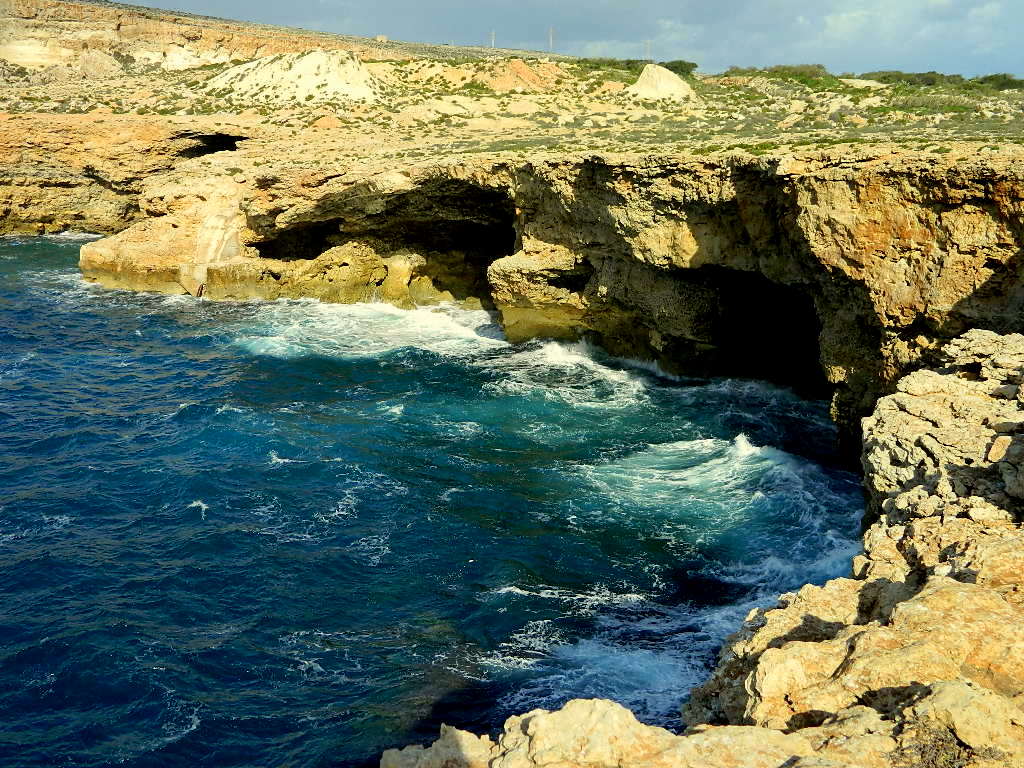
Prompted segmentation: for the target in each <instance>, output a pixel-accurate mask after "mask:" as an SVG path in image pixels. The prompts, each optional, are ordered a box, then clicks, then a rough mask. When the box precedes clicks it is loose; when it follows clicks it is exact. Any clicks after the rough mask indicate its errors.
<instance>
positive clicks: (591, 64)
mask: <svg viewBox="0 0 1024 768" xmlns="http://www.w3.org/2000/svg"><path fill="white" fill-rule="evenodd" d="M575 64H576V65H577V66H578V67H580V68H581V69H582V70H583V71H584V72H601V71H604V70H609V69H618V70H625V71H626V72H631V73H633V74H637V75H639V74H640V73H641V72H643V69H644V67H646V66H647V65H648V64H650V62H649V61H644V60H643V59H609V58H588V59H576V61H575Z"/></svg>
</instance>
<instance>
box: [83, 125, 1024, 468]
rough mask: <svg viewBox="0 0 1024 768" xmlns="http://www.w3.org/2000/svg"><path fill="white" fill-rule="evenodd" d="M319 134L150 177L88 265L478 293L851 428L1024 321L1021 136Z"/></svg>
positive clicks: (399, 300)
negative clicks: (601, 149) (764, 389)
mask: <svg viewBox="0 0 1024 768" xmlns="http://www.w3.org/2000/svg"><path fill="white" fill-rule="evenodd" d="M314 152H315V150H313V149H312V148H310V147H305V146H292V145H291V144H289V143H288V142H281V141H275V142H264V143H260V142H256V141H250V142H245V143H244V145H242V146H240V147H239V150H238V151H236V152H224V153H220V154H214V155H210V156H209V157H204V158H201V159H197V160H189V161H185V162H184V163H180V164H179V165H177V166H176V167H175V169H174V170H172V171H169V172H167V173H164V174H161V175H157V176H155V177H152V178H150V179H149V180H147V181H146V182H145V183H144V184H143V185H142V192H141V194H140V196H139V198H138V205H139V208H140V210H141V212H142V214H143V215H144V216H145V218H144V219H143V220H142V221H141V222H139V223H137V224H135V225H134V226H132V227H130V228H129V229H127V230H126V231H124V232H122V233H121V234H119V235H116V236H115V237H112V238H108V239H106V240H102V241H99V242H97V243H92V244H89V245H87V246H86V247H84V248H83V250H82V260H81V266H82V270H83V273H84V274H85V276H86V277H87V278H88V279H91V280H96V281H98V282H101V283H103V284H104V285H107V286H109V287H119V288H133V289H141V290H158V291H168V292H174V293H184V292H188V293H193V294H197V295H198V294H202V295H204V296H206V297H208V298H225V299H230V298H252V297H259V298H270V299H273V298H279V297H306V296H310V297H316V298H320V299H323V300H328V301H363V300H383V301H389V302H392V303H395V304H399V305H411V304H422V303H427V302H430V301H439V300H452V299H455V300H463V301H471V302H475V303H479V304H482V305H483V306H486V307H493V308H495V309H496V310H497V311H498V313H499V315H500V319H501V322H502V324H503V326H504V328H505V331H506V333H507V335H508V336H509V338H511V339H513V340H521V339H527V338H531V337H535V336H551V337H556V338H576V337H580V336H588V337H591V338H593V339H594V340H595V341H596V342H597V343H599V344H601V345H603V346H604V347H606V348H607V349H609V350H610V351H612V352H613V353H615V354H619V355H625V356H630V357H636V358H645V359H650V360H656V361H658V362H659V364H660V365H661V366H662V367H664V368H666V369H668V370H670V371H674V372H680V373H697V374H702V373H715V374H726V375H752V376H758V377H762V378H763V377H765V376H766V375H769V374H770V373H774V374H775V375H776V378H778V379H780V380H782V382H783V383H786V384H789V385H792V386H796V387H798V388H801V389H803V390H804V391H808V392H812V393H814V394H817V395H831V396H832V398H833V415H834V416H835V418H836V420H837V422H838V423H839V425H840V427H841V429H842V430H843V431H844V435H845V436H846V438H847V439H848V440H849V442H850V445H854V444H856V443H857V432H858V430H857V424H858V420H859V419H860V418H861V417H863V416H864V415H866V414H867V413H868V412H869V411H870V409H871V407H872V406H873V404H874V403H875V402H876V401H877V399H878V397H880V396H882V395H884V394H888V393H890V392H892V391H893V387H894V386H895V382H896V381H897V380H898V379H899V377H900V376H902V375H904V374H905V373H907V372H908V371H909V370H912V369H913V368H915V367H919V366H920V365H922V364H923V363H925V362H927V361H928V359H929V356H930V355H932V354H933V353H934V352H935V350H936V349H937V348H938V347H939V346H940V345H941V344H942V343H944V342H945V341H948V340H949V339H951V338H953V337H955V336H956V335H957V334H960V333H963V332H964V331H965V330H967V329H968V328H972V327H981V328H986V329H990V330H995V331H999V332H1018V331H1024V313H1022V312H1021V309H1022V308H1024V279H1022V270H1024V264H1022V258H1021V257H1022V254H1024V170H1022V169H1024V165H1022V164H1021V163H1020V162H1018V161H1016V158H1014V157H1012V156H1008V157H1002V158H996V159H992V160H975V161H965V160H960V161H957V162H954V161H951V160H949V159H944V158H943V157H942V156H937V155H933V154H926V153H914V152H908V151H906V150H895V149H886V148H884V147H876V148H873V149H869V150H863V151H862V152H861V153H860V154H855V155H850V154H849V153H847V154H845V155H842V156H840V155H838V154H837V155H830V154H827V153H816V154H810V155H807V156H792V155H783V156H776V157H771V156H766V157H761V158H756V157H753V156H751V155H746V154H742V153H737V154H727V155H721V156H714V157H706V158H694V157H650V156H615V157H595V156H576V157H565V156H559V157H543V156H538V157H535V158H532V159H522V158H520V159H509V158H503V157H489V156H480V155H476V156H473V157H472V158H470V159H465V160H457V159H452V160H451V161H449V162H444V163H437V164H431V165H418V166H410V167H403V168H399V169H395V168H394V167H387V166H382V165H380V161H373V162H371V161H366V162H361V163H360V162H357V163H355V164H346V163H340V162H338V163H335V162H334V161H332V160H331V157H332V156H331V155H330V154H329V153H327V154H324V155H322V156H315V157H309V155H310V154H311V153H314ZM324 152H325V153H326V152H327V150H324ZM374 162H376V163H377V164H376V165H375V164H374ZM858 447H859V446H858ZM855 450H856V449H855Z"/></svg>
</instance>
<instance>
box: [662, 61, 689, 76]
mask: <svg viewBox="0 0 1024 768" xmlns="http://www.w3.org/2000/svg"><path fill="white" fill-rule="evenodd" d="M661 66H663V67H664V68H665V69H667V70H669V71H671V72H675V73H676V74H677V75H679V76H680V77H693V73H694V72H695V71H696V69H697V62H695V61H686V60H684V59H674V60H672V61H663V62H661Z"/></svg>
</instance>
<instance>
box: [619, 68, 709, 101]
mask: <svg viewBox="0 0 1024 768" xmlns="http://www.w3.org/2000/svg"><path fill="white" fill-rule="evenodd" d="M626 93H629V94H631V95H633V96H636V97H637V98H638V99H650V100H658V99H669V100H670V101H697V94H696V93H694V90H693V88H692V87H691V86H690V84H689V83H688V82H686V81H685V80H683V78H681V77H680V76H679V75H677V74H676V73H675V72H672V71H671V70H668V69H665V68H664V67H659V66H658V65H657V64H648V65H647V66H646V67H644V71H643V72H641V73H640V78H639V79H638V80H637V81H636V82H635V83H633V85H631V86H629V87H628V88H627V89H626Z"/></svg>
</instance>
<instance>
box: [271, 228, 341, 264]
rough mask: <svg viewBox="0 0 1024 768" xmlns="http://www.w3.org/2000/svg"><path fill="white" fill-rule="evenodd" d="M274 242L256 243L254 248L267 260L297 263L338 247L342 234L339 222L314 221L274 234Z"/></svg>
mask: <svg viewBox="0 0 1024 768" xmlns="http://www.w3.org/2000/svg"><path fill="white" fill-rule="evenodd" d="M274 235H275V237H274V239H273V240H264V241H263V242H259V243H254V244H253V247H254V248H255V249H256V250H257V251H258V252H259V254H260V256H262V257H263V258H265V259H277V260H278V261H297V260H301V259H307V260H308V259H315V258H316V257H317V256H319V255H320V254H322V253H323V252H324V251H326V250H328V249H329V248H331V247H333V246H335V245H338V244H339V242H340V239H339V238H340V234H339V229H338V222H337V221H314V222H311V223H303V224H298V225H296V226H294V227H291V228H289V229H282V230H279V231H276V232H275V233H274Z"/></svg>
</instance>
